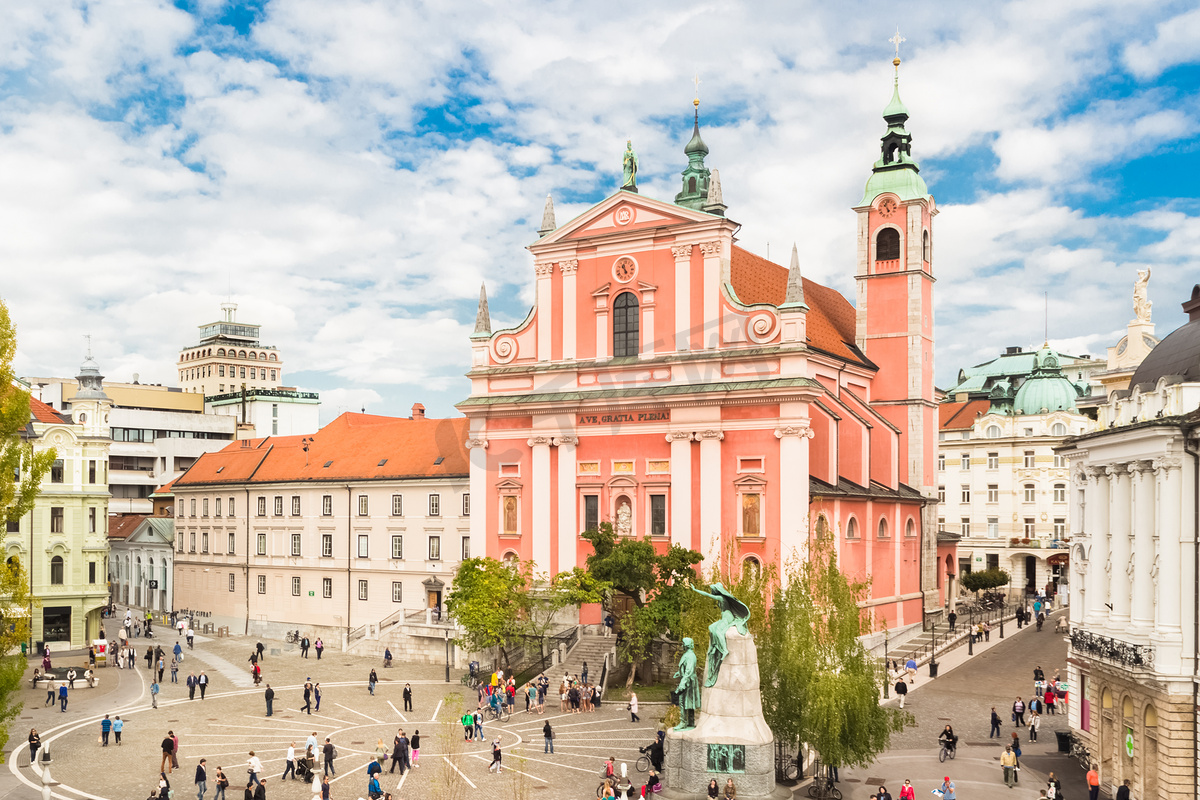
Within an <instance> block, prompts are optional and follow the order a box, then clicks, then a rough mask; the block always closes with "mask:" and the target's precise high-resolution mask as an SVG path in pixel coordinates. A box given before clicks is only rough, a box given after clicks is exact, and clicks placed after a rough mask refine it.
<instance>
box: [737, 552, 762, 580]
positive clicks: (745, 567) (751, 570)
mask: <svg viewBox="0 0 1200 800" xmlns="http://www.w3.org/2000/svg"><path fill="white" fill-rule="evenodd" d="M761 576H762V563H761V562H760V561H759V560H758V559H757V558H755V557H754V556H746V558H745V559H744V560H743V561H742V577H743V578H751V579H758V578H759V577H761Z"/></svg>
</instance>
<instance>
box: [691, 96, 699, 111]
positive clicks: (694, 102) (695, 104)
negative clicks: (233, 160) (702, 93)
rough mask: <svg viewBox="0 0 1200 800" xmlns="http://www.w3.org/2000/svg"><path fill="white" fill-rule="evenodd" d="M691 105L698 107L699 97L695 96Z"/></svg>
mask: <svg viewBox="0 0 1200 800" xmlns="http://www.w3.org/2000/svg"><path fill="white" fill-rule="evenodd" d="M692 105H694V106H695V107H696V108H699V107H700V98H699V97H697V98H696V99H695V100H693V101H692Z"/></svg>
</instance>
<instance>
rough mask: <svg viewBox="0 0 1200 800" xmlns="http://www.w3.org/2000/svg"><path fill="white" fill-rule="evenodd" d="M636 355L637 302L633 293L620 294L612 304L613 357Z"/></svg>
mask: <svg viewBox="0 0 1200 800" xmlns="http://www.w3.org/2000/svg"><path fill="white" fill-rule="evenodd" d="M637 354H638V300H637V295H635V294H634V293H633V292H621V293H620V294H619V295H617V299H616V301H615V302H614V303H613V357H614V358H623V357H626V356H636V355H637Z"/></svg>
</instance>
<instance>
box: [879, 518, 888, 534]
mask: <svg viewBox="0 0 1200 800" xmlns="http://www.w3.org/2000/svg"><path fill="white" fill-rule="evenodd" d="M887 535H888V524H887V519H885V518H883V517H880V518H879V538H880V539H886V538H887Z"/></svg>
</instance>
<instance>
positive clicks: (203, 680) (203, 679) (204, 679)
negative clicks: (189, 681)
mask: <svg viewBox="0 0 1200 800" xmlns="http://www.w3.org/2000/svg"><path fill="white" fill-rule="evenodd" d="M196 685H197V686H199V687H200V699H201V700H203V699H204V690H205V689H207V688H208V676H207V675H205V674H204V670H200V677H199V678H196Z"/></svg>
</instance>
